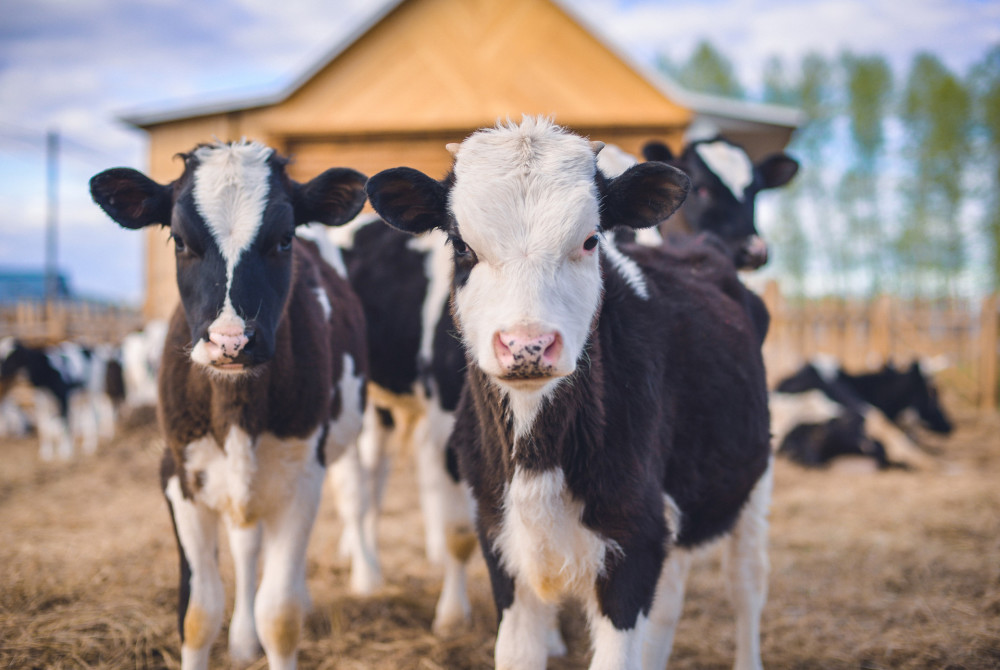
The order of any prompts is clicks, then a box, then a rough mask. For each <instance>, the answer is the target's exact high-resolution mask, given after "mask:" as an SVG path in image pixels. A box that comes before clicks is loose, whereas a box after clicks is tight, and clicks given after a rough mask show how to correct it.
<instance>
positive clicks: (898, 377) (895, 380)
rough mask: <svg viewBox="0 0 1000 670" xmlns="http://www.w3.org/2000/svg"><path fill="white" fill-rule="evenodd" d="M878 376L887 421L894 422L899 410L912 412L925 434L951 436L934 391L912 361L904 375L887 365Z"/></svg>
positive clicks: (918, 365)
mask: <svg viewBox="0 0 1000 670" xmlns="http://www.w3.org/2000/svg"><path fill="white" fill-rule="evenodd" d="M880 376H882V377H883V379H884V380H885V387H886V391H885V392H886V395H887V402H888V403H889V408H888V409H887V411H886V414H887V415H889V416H890V418H895V415H896V414H898V413H899V412H901V411H903V410H906V409H912V410H915V411H916V413H917V416H918V417H920V422H921V423H922V424H923V426H924V427H925V428H927V429H928V430H931V431H934V432H935V433H941V434H943V435H947V434H949V433H951V430H952V424H951V421H950V420H949V419H948V416H947V415H946V414H945V411H944V407H943V406H942V405H941V402H940V400H939V398H938V392H937V388H936V387H935V385H934V382H933V381H931V380H930V379H929V378H928V377H927V375H925V374H924V371H923V369H922V368H921V367H920V363H918V362H917V361H914V362H913V363H912V364H911V365H910V367H909V369H908V370H906V371H905V372H903V371H901V370H897V369H896V368H895V367H893V366H892V365H891V364H890V365H887V366H886V367H885V369H883V370H882V372H881V373H880Z"/></svg>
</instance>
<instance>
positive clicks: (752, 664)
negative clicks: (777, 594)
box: [723, 465, 773, 670]
mask: <svg viewBox="0 0 1000 670" xmlns="http://www.w3.org/2000/svg"><path fill="white" fill-rule="evenodd" d="M772 482H773V473H772V467H771V466H770V465H769V466H768V468H767V470H766V471H765V472H764V475H763V476H762V477H761V478H760V480H758V482H757V485H756V486H755V487H754V490H753V492H752V493H751V494H750V499H749V500H748V501H747V504H746V505H745V506H744V508H743V511H742V512H741V514H740V518H739V521H737V523H736V527H735V528H734V529H733V531H732V533H731V534H730V536H729V537H727V538H726V541H725V542H726V544H725V550H724V554H723V557H724V566H725V571H726V577H727V579H728V583H729V592H730V597H731V598H732V601H733V607H734V608H735V610H736V662H735V663H734V664H733V667H734V668H736V670H760V668H762V667H763V666H762V665H761V661H760V615H761V612H762V611H763V609H764V603H765V602H766V601H767V575H768V570H769V565H768V556H767V528H768V524H767V513H768V509H769V508H770V505H771V488H772Z"/></svg>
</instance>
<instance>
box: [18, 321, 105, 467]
mask: <svg viewBox="0 0 1000 670" xmlns="http://www.w3.org/2000/svg"><path fill="white" fill-rule="evenodd" d="M115 373H117V375H118V376H117V378H116V377H115ZM120 377H121V367H120V364H119V363H118V360H117V357H116V353H115V350H114V348H113V347H109V346H99V347H86V346H83V345H80V344H77V343H76V342H60V343H59V344H56V345H53V346H48V347H35V346H29V345H27V344H25V343H23V342H21V341H19V340H17V339H15V338H13V337H5V338H3V339H2V340H0V401H5V399H6V396H7V394H8V392H9V391H10V390H11V388H13V385H14V383H15V382H16V381H17V380H18V379H23V380H25V381H26V382H27V383H28V385H29V386H31V388H32V390H33V392H34V394H33V395H34V398H33V410H34V425H35V428H36V430H37V431H38V439H39V451H38V453H39V456H40V458H41V459H42V460H43V461H51V460H53V459H54V458H60V459H63V460H66V459H70V458H72V457H73V454H74V451H75V447H76V444H77V443H79V444H80V448H81V450H82V451H83V453H85V454H92V453H94V452H95V451H96V450H97V446H98V444H99V442H100V441H101V440H110V439H111V438H112V437H114V434H115V420H116V406H117V404H118V403H119V402H120V401H121V396H120V390H121V387H120V384H119V385H117V386H116V385H114V384H113V383H112V385H111V386H109V381H111V382H115V381H118V382H120ZM14 421H15V422H16V421H17V419H16V417H15V418H14Z"/></svg>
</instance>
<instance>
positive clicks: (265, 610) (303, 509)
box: [254, 461, 323, 670]
mask: <svg viewBox="0 0 1000 670" xmlns="http://www.w3.org/2000/svg"><path fill="white" fill-rule="evenodd" d="M322 488H323V468H322V466H320V465H319V463H317V462H313V461H310V462H309V463H307V464H306V466H305V468H304V470H303V472H302V474H301V476H300V478H299V480H298V481H297V482H296V483H295V486H294V492H293V494H292V496H291V497H290V498H289V500H288V501H287V504H286V505H285V506H284V507H283V508H282V509H281V510H279V511H277V512H276V513H274V514H273V515H271V516H269V517H267V518H266V519H264V521H263V550H264V573H263V576H262V578H261V583H260V589H259V590H258V591H257V598H256V602H255V604H254V619H255V622H256V624H257V632H258V633H259V634H260V640H261V643H262V644H263V646H264V652H265V654H266V655H267V663H268V667H270V668H271V669H272V670H289V669H292V668H295V665H296V655H297V651H298V646H299V641H300V639H301V637H302V624H303V619H304V616H305V611H306V608H307V606H308V602H309V593H308V591H307V590H306V548H307V546H308V544H309V535H310V533H311V532H312V527H313V522H314V521H315V519H316V511H317V509H318V507H319V500H320V494H321V492H322Z"/></svg>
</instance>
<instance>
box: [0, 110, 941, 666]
mask: <svg viewBox="0 0 1000 670" xmlns="http://www.w3.org/2000/svg"><path fill="white" fill-rule="evenodd" d="M447 149H448V151H450V152H451V153H452V154H453V158H454V160H453V167H452V170H451V171H450V172H449V174H448V175H447V176H446V177H445V178H444V179H442V180H440V181H439V180H437V179H434V178H432V177H429V176H427V175H424V174H422V173H420V172H418V171H416V170H412V169H409V168H395V169H391V170H386V171H384V172H381V173H379V174H377V175H375V176H373V177H371V178H370V179H366V177H365V176H363V175H361V174H359V173H357V172H355V171H353V170H350V169H346V168H332V169H330V170H327V171H326V172H324V173H323V174H321V175H319V176H317V177H316V178H314V179H312V180H311V181H309V182H308V183H298V182H295V181H293V180H292V179H290V178H289V177H288V175H287V173H286V171H285V165H286V162H285V160H284V159H283V158H281V157H280V156H279V155H277V154H276V153H275V152H274V151H273V150H271V149H270V148H268V147H266V146H264V145H262V144H259V143H256V142H246V141H242V142H235V143H215V144H211V145H201V146H199V147H196V148H195V149H194V150H193V151H192V152H191V153H189V154H186V155H184V171H183V174H182V175H181V176H180V177H179V178H178V179H177V180H176V181H174V182H172V183H171V184H166V185H163V184H159V183H156V182H154V181H152V180H151V179H149V178H148V177H146V176H145V175H143V174H141V173H139V172H137V171H135V170H131V169H126V168H115V169H111V170H107V171H105V172H102V173H101V174H99V175H97V176H95V177H94V178H93V179H92V180H91V192H92V195H93V197H94V200H95V201H96V202H97V203H98V204H99V205H100V206H101V207H102V208H103V209H104V211H105V212H106V213H107V214H108V215H109V216H110V217H111V218H113V219H114V220H115V221H117V222H118V223H119V224H120V225H122V226H123V227H125V228H130V229H140V228H143V227H145V226H149V225H163V226H168V227H169V228H170V233H171V237H172V238H173V240H174V243H175V250H176V260H177V282H178V288H179V290H180V296H181V304H180V306H179V307H178V309H177V311H176V312H175V313H174V316H173V318H172V319H171V320H170V322H169V324H151V325H150V327H148V328H147V329H146V330H145V331H144V332H143V333H136V334H134V335H132V336H129V338H127V339H126V341H125V342H124V343H123V344H122V346H121V348H120V350H117V351H112V350H110V349H105V350H93V351H85V350H83V349H82V348H80V347H75V346H73V345H70V344H64V345H61V346H60V347H57V348H51V349H48V350H45V351H41V350H38V349H32V348H30V347H26V346H24V345H23V344H20V343H18V342H15V341H12V340H9V339H8V340H5V341H3V343H2V344H0V361H2V362H0V383H2V386H0V393H6V391H7V389H8V388H9V386H10V385H11V382H12V381H13V380H14V379H15V378H17V376H18V374H19V373H24V374H23V376H26V378H27V379H28V380H29V381H30V383H31V385H32V386H33V387H34V388H35V389H36V390H37V392H36V402H35V407H36V412H37V414H36V418H35V425H36V427H37V429H38V435H39V437H40V440H41V452H40V453H41V456H42V458H46V459H49V458H52V457H54V456H60V457H68V456H69V455H70V454H71V453H72V442H73V435H74V434H75V433H79V434H80V435H81V436H82V440H83V449H84V450H85V451H93V450H94V448H95V446H96V444H97V442H96V440H97V435H99V434H100V429H101V427H103V426H111V425H113V424H108V423H107V422H104V423H102V422H101V421H100V420H99V417H101V416H104V415H107V416H111V412H113V411H114V410H115V409H116V408H118V407H120V406H122V404H123V403H124V404H132V405H141V404H151V403H154V402H155V403H157V404H158V410H159V411H158V415H159V420H160V425H161V428H162V430H163V433H164V437H165V440H166V444H167V449H166V451H165V453H164V457H163V465H162V470H161V474H162V486H163V492H164V495H165V497H166V500H167V502H168V505H169V509H170V512H171V517H172V521H173V525H174V529H175V532H176V537H177V542H178V549H179V552H180V558H181V561H180V562H181V575H180V589H179V607H178V623H179V628H180V636H181V644H182V647H181V649H182V663H183V666H184V667H185V668H204V667H207V665H208V660H209V651H210V648H211V645H212V642H213V640H214V639H215V637H216V636H217V634H218V632H219V630H220V628H221V625H222V621H223V616H224V612H223V609H224V603H225V598H224V593H223V585H222V580H221V578H220V575H219V569H218V565H217V547H218V537H217V534H218V533H217V531H218V525H219V523H220V521H221V522H222V524H223V525H224V527H225V529H226V532H227V534H228V538H229V543H230V547H231V550H232V555H233V558H234V561H235V576H236V594H235V595H236V597H235V603H234V612H233V615H232V619H231V623H230V625H229V653H230V657H231V659H232V660H233V662H235V663H250V662H253V661H254V660H255V659H256V658H257V657H258V656H259V655H260V653H261V649H262V648H263V652H264V653H265V654H266V656H267V660H268V663H269V665H270V667H272V668H286V667H294V666H295V662H296V650H297V646H298V643H299V640H300V638H301V633H302V622H303V616H304V612H305V608H306V607H307V603H308V595H307V591H306V583H305V582H306V580H305V554H306V547H307V544H308V539H309V535H310V532H311V528H312V525H313V521H314V519H315V516H316V511H317V508H318V504H319V500H320V495H321V490H322V487H323V482H324V479H325V478H329V483H330V487H329V488H330V490H331V491H332V492H333V495H334V496H335V497H336V502H337V507H338V510H339V513H340V515H341V517H342V519H343V522H344V532H343V537H342V542H341V549H342V551H343V552H344V553H345V555H346V556H348V557H349V558H350V560H351V588H352V590H354V591H355V592H357V593H371V592H372V591H374V590H375V589H377V588H378V587H379V585H380V584H381V580H382V576H381V572H380V568H379V559H378V546H377V542H376V535H377V526H378V516H379V508H380V505H381V500H382V495H383V492H384V487H385V484H386V479H387V474H388V471H389V457H390V454H391V452H392V451H393V449H392V448H391V446H390V445H391V443H393V441H405V442H409V443H411V444H412V445H413V446H414V450H415V453H416V466H417V467H416V471H417V477H418V481H419V490H420V503H421V508H422V511H423V515H424V519H425V524H424V525H425V542H426V549H427V554H428V557H429V558H430V559H431V560H433V561H435V562H439V563H441V564H443V566H444V584H443V588H442V592H441V596H440V599H439V602H438V606H437V610H436V613H435V619H434V622H433V628H434V630H435V632H437V633H439V634H446V633H448V632H449V631H453V630H455V629H456V628H459V627H461V626H462V625H463V624H464V623H465V622H466V621H467V620H468V617H469V611H470V610H469V601H468V596H467V593H466V564H467V562H468V560H469V558H470V556H471V555H472V553H473V552H474V551H475V549H476V547H477V545H478V547H479V548H480V550H481V551H482V553H483V556H484V558H485V560H486V564H487V566H488V569H489V575H490V580H491V584H492V587H493V594H494V599H495V603H496V607H497V614H498V633H497V640H496V647H495V660H496V666H497V667H498V668H511V669H513V668H517V669H523V668H544V667H545V664H546V659H547V658H548V657H549V656H551V655H558V654H561V653H564V652H565V647H564V645H563V642H562V639H561V637H560V634H559V631H558V627H557V625H556V621H557V617H556V615H557V611H558V607H559V604H560V602H561V601H562V600H563V599H565V598H566V597H567V596H571V595H572V596H576V597H577V598H578V599H579V601H580V602H581V603H582V604H583V607H584V609H585V612H586V615H587V617H588V620H589V623H590V631H591V636H592V646H593V659H592V662H591V668H640V667H642V668H663V667H665V666H666V663H667V659H668V657H669V655H670V651H671V647H672V643H673V635H674V629H675V627H676V624H677V620H678V618H679V616H680V612H681V607H682V603H683V597H684V581H685V578H686V575H687V572H688V569H689V566H690V564H691V560H692V554H693V550H695V549H697V548H699V547H702V546H704V545H707V544H709V543H712V542H715V541H719V543H720V544H721V545H722V546H723V547H724V551H725V552H726V557H727V559H728V560H727V561H725V565H726V566H727V567H726V579H727V581H728V584H729V586H730V592H731V593H732V596H733V602H734V605H735V611H736V618H737V635H736V641H737V650H736V654H737V659H736V667H739V668H759V667H761V659H760V647H759V631H760V614H761V610H762V608H763V605H764V601H765V598H766V590H767V571H768V559H767V518H766V517H767V510H768V506H769V501H770V492H771V477H772V474H771V472H772V468H771V459H772V454H773V453H775V452H776V453H778V454H785V455H787V456H788V457H789V458H791V459H793V460H795V461H797V462H799V463H802V464H804V465H809V466H816V465H822V464H824V463H827V462H828V461H829V460H830V459H832V458H833V457H835V456H837V455H841V454H862V455H865V456H869V457H871V458H873V459H875V460H876V461H877V463H878V465H879V466H880V467H924V466H927V465H930V464H932V462H933V460H932V459H931V458H930V457H929V456H927V455H926V453H925V452H924V451H923V450H922V449H921V448H919V447H918V446H916V445H915V444H914V442H913V440H912V438H911V437H910V436H909V435H908V434H907V432H906V431H904V430H903V429H901V428H900V422H901V420H902V418H903V417H904V416H905V415H906V414H908V413H913V414H916V415H917V416H919V418H920V420H921V421H922V422H923V424H924V425H925V426H926V427H927V428H929V429H930V430H934V431H937V432H941V433H947V432H948V431H950V430H951V424H950V422H949V421H948V419H947V418H946V416H945V415H944V412H943V411H942V409H941V407H940V404H939V402H938V400H937V397H936V394H935V391H934V387H933V384H932V383H931V382H930V380H929V379H928V376H927V374H925V372H924V371H923V370H921V368H920V366H919V364H917V363H914V364H913V365H912V366H911V367H909V368H908V369H905V370H897V369H896V368H894V367H892V366H886V367H885V368H884V369H883V370H881V371H880V372H877V373H873V374H866V375H851V374H848V373H847V372H846V371H844V370H841V369H838V368H837V366H836V364H835V363H834V362H831V361H812V362H810V363H809V364H807V365H806V366H804V367H803V368H802V369H801V370H800V371H799V372H798V373H796V374H795V375H793V376H791V377H789V378H788V379H785V380H784V381H782V382H781V383H780V384H779V385H778V386H777V387H776V388H775V389H773V390H772V391H770V392H769V391H768V389H767V388H766V385H765V376H764V366H763V360H762V357H761V344H762V343H763V341H764V339H765V337H766V334H767V328H768V315H767V310H766V308H765V307H764V305H763V302H762V301H761V300H760V299H759V298H758V297H757V296H756V295H755V294H753V293H752V292H751V291H749V290H748V289H747V288H745V287H744V286H743V284H742V283H741V282H740V280H739V277H738V274H737V271H738V270H744V269H753V268H756V267H759V266H760V265H762V264H763V263H764V262H766V260H767V246H766V244H764V242H763V241H762V240H761V239H760V237H759V236H758V235H757V232H756V229H755V226H754V200H755V196H756V194H757V193H758V192H759V191H761V190H763V189H767V188H775V187H779V186H782V185H783V184H785V183H787V182H788V181H789V180H790V179H791V178H792V177H793V176H794V174H795V172H796V170H797V169H798V165H797V163H796V162H795V161H794V160H793V159H791V158H789V157H788V156H786V155H784V154H776V155H773V156H770V157H768V158H766V159H764V160H763V161H761V162H759V163H757V164H753V163H752V162H751V161H750V159H749V158H748V157H747V155H746V153H745V152H743V150H742V149H740V148H739V147H738V146H736V145H734V144H732V143H730V142H728V141H726V140H725V139H724V138H721V137H715V138H710V139H702V140H698V141H693V142H691V143H690V144H689V145H688V146H687V147H686V148H685V149H684V151H683V152H682V153H681V154H680V155H674V154H673V153H671V152H670V150H669V149H668V148H667V147H666V146H664V145H662V144H659V143H652V142H651V143H650V144H649V145H647V147H646V148H645V149H644V152H643V153H644V158H645V159H646V160H645V161H640V160H638V159H637V158H635V157H632V156H629V155H628V154H625V153H624V152H622V151H621V150H619V149H617V148H616V147H613V146H607V147H605V146H604V145H603V144H601V143H599V142H590V141H588V140H586V139H584V138H581V137H579V136H577V135H574V134H573V133H571V132H569V131H566V130H565V129H563V128H560V127H558V126H556V125H554V124H553V123H552V122H551V121H549V120H547V119H543V118H538V119H536V118H532V117H525V118H524V119H523V120H522V121H521V122H520V123H511V122H508V123H506V124H499V125H498V126H496V127H495V128H491V129H483V130H480V131H478V132H476V133H474V134H473V135H471V136H469V137H468V138H467V139H466V140H465V141H463V142H462V143H461V144H455V145H448V147H447ZM366 201H368V202H370V203H371V205H372V207H373V208H374V210H375V212H376V214H375V215H360V216H359V213H360V211H361V209H362V207H363V206H364V204H365V202H366ZM157 376H158V390H157V386H156V379H157ZM53 399H54V401H53ZM99 405H102V406H104V407H105V411H103V412H102V411H99V410H98V406H99ZM84 415H88V416H91V417H92V418H90V419H89V420H88V421H83V420H81V419H80V418H78V417H83V416H84ZM88 426H93V428H91V427H88ZM104 430H105V435H106V434H107V430H108V428H104ZM81 431H82V432H81ZM261 559H262V565H258V563H259V561H261ZM258 572H260V576H259V580H258Z"/></svg>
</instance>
